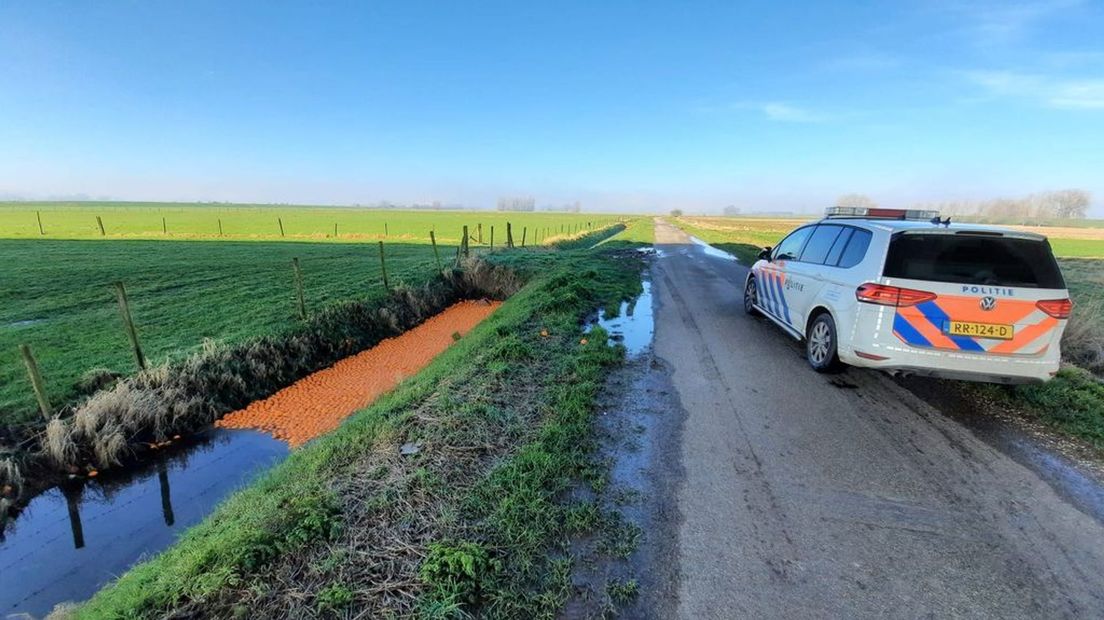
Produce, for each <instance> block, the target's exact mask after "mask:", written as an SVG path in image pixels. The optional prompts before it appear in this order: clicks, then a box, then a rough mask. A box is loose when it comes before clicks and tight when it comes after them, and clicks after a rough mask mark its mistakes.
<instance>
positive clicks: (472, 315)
mask: <svg viewBox="0 0 1104 620" xmlns="http://www.w3.org/2000/svg"><path fill="white" fill-rule="evenodd" d="M500 305H502V304H501V303H500V302H492V303H490V304H484V303H480V302H476V301H464V302H460V303H458V304H454V305H453V306H451V307H449V308H448V309H446V310H445V311H444V312H442V313H440V314H438V315H436V316H434V317H431V318H429V319H427V320H426V321H425V322H424V323H422V324H421V325H419V326H417V327H415V328H413V329H411V330H410V331H408V332H406V333H404V334H402V335H400V336H397V337H395V338H388V339H386V340H384V341H382V342H380V343H379V344H378V345H376V346H374V347H372V348H371V349H368V350H367V351H362V352H360V353H358V354H356V355H353V356H351V357H347V358H345V359H343V360H341V361H339V362H337V363H336V364H334V365H333V366H330V367H329V368H325V369H323V370H320V371H318V372H316V373H314V374H312V375H309V376H307V377H304V378H303V379H300V380H299V381H297V382H295V383H294V384H292V385H290V386H288V387H286V388H284V389H282V390H280V391H279V392H276V393H275V394H273V395H272V396H270V397H269V398H266V399H264V400H259V401H256V402H253V403H251V404H250V405H249V406H247V407H246V408H245V409H239V410H238V411H235V412H233V413H230V414H227V415H226V416H225V417H223V418H222V419H221V420H219V421H217V422H216V423H215V426H219V427H222V428H254V429H258V430H261V431H264V432H266V433H268V434H270V435H272V436H273V437H275V438H276V439H280V440H283V441H286V442H288V443H289V444H290V445H291V446H292V447H293V448H294V447H298V446H301V445H303V444H304V443H306V442H308V441H310V440H311V439H314V438H315V437H318V436H319V435H323V434H325V433H328V432H330V431H332V430H333V429H335V428H337V427H338V426H339V425H340V424H341V421H342V420H344V419H345V418H347V417H349V416H350V415H352V414H353V412H355V411H357V410H359V409H362V408H363V407H366V406H367V405H369V404H371V403H372V401H374V400H375V399H376V398H378V397H379V396H380V395H382V394H384V393H385V392H388V391H389V390H391V389H393V388H394V387H395V386H396V385H398V384H399V383H400V382H401V381H402V380H403V379H404V378H405V377H409V376H412V375H414V374H415V373H417V372H418V371H419V370H421V369H422V368H424V367H425V366H427V365H429V363H430V362H431V361H433V358H434V357H436V356H437V355H439V354H440V353H441V352H443V351H444V350H445V349H447V348H448V347H449V345H451V344H452V343H453V340H454V339H455V335H456V334H459V335H460V336H463V335H464V334H466V333H467V332H468V331H470V330H471V329H472V328H473V327H475V326H476V325H478V324H479V323H480V322H481V321H482V320H483V319H485V318H487V317H488V316H489V315H490V314H491V313H492V312H494V311H495V309H496V308H498V306H500ZM545 333H547V332H545Z"/></svg>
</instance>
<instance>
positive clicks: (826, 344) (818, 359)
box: [805, 312, 842, 372]
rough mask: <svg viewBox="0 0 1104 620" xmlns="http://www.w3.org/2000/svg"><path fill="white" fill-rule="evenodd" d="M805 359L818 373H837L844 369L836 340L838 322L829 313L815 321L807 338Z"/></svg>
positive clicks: (810, 326)
mask: <svg viewBox="0 0 1104 620" xmlns="http://www.w3.org/2000/svg"><path fill="white" fill-rule="evenodd" d="M805 359H807V360H809V365H810V366H812V367H813V370H815V371H817V372H835V371H837V370H839V369H840V368H841V367H842V364H841V363H840V361H839V348H838V345H837V340H836V322H835V321H833V320H832V315H830V314H828V313H827V312H825V313H823V314H821V315H819V316H817V318H815V319H813V323H812V324H811V325H809V333H808V334H806V336H805Z"/></svg>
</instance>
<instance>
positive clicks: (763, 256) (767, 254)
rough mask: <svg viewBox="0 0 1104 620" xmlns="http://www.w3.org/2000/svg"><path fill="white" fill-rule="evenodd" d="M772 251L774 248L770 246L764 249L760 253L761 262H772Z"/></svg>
mask: <svg viewBox="0 0 1104 620" xmlns="http://www.w3.org/2000/svg"><path fill="white" fill-rule="evenodd" d="M771 249H772V248H771V246H769V245H768V246H767V247H765V248H763V249H762V250H761V251H760V252H759V260H770V253H771Z"/></svg>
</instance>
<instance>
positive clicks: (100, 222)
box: [96, 215, 107, 237]
mask: <svg viewBox="0 0 1104 620" xmlns="http://www.w3.org/2000/svg"><path fill="white" fill-rule="evenodd" d="M96 226H99V227H100V236H101V237H106V236H107V232H106V231H104V227H103V218H101V217H100V216H98V215H97V216H96Z"/></svg>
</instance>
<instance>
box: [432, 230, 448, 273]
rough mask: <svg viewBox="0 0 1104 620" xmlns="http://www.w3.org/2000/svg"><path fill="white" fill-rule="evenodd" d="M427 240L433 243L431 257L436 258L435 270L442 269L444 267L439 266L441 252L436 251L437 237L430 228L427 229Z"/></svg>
mask: <svg viewBox="0 0 1104 620" xmlns="http://www.w3.org/2000/svg"><path fill="white" fill-rule="evenodd" d="M429 242H430V243H432V244H433V257H434V258H436V259H437V271H444V270H445V268H444V267H442V266H441V254H440V253H439V252H437V237H436V236H435V235H434V234H433V231H432V230H431V231H429Z"/></svg>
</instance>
